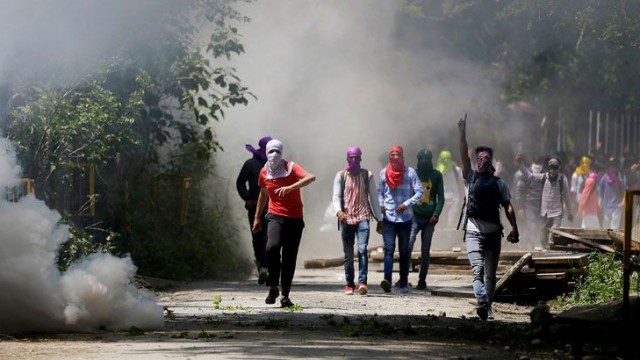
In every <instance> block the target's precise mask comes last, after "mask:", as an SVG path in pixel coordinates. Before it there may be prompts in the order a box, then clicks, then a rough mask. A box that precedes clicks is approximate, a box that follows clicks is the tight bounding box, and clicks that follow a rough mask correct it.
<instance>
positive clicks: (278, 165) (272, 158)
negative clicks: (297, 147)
mask: <svg viewBox="0 0 640 360" xmlns="http://www.w3.org/2000/svg"><path fill="white" fill-rule="evenodd" d="M283 152H284V145H283V144H282V141H280V140H277V139H273V140H270V141H269V142H268V143H267V163H266V164H264V166H265V167H266V168H267V179H277V178H281V177H285V176H288V175H289V174H290V173H291V169H293V162H290V163H289V170H287V169H285V168H284V159H283V158H282V155H283Z"/></svg>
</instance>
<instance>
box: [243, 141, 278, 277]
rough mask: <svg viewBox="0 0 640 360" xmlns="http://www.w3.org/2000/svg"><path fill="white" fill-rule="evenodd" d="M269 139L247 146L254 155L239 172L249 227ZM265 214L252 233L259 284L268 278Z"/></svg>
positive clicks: (251, 223) (264, 213)
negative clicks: (259, 227)
mask: <svg viewBox="0 0 640 360" xmlns="http://www.w3.org/2000/svg"><path fill="white" fill-rule="evenodd" d="M269 140H271V137H269V136H265V137H263V138H262V139H260V141H259V143H258V144H259V146H260V148H258V149H255V148H254V147H253V146H251V145H250V144H247V145H246V146H245V147H246V149H247V150H248V151H249V152H251V153H252V154H253V156H252V157H251V158H250V159H248V160H247V161H245V162H244V165H242V169H240V174H238V178H237V179H236V188H237V189H238V194H239V195H240V197H241V198H242V200H244V208H245V209H247V217H248V218H249V228H251V226H253V220H254V214H255V212H256V204H257V202H258V195H259V194H260V187H259V186H258V176H259V175H260V170H261V169H262V168H263V167H264V164H265V163H266V161H267V155H266V146H267V143H268V142H269ZM265 215H266V211H264V212H263V213H262V224H264V225H263V226H262V229H261V230H259V231H256V232H252V233H251V236H252V238H253V254H254V256H255V262H256V266H257V268H258V284H260V285H262V284H264V283H265V281H266V280H267V254H266V252H265V248H266V246H267V226H266V223H267V220H266V219H265V218H264V216H265Z"/></svg>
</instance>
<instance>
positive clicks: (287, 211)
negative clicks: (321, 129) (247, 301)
mask: <svg viewBox="0 0 640 360" xmlns="http://www.w3.org/2000/svg"><path fill="white" fill-rule="evenodd" d="M283 155H284V145H283V144H282V142H281V141H280V140H276V139H273V140H271V141H269V142H268V143H267V163H266V164H265V166H264V167H263V168H262V170H261V171H260V177H259V179H258V186H260V195H259V196H258V204H257V206H256V216H255V218H254V221H253V227H252V230H253V231H254V232H257V231H260V230H261V229H262V227H263V224H262V220H261V219H260V216H259V214H260V213H262V210H263V209H264V207H265V205H266V204H267V200H268V203H269V206H268V211H267V215H266V218H267V221H268V222H267V224H268V226H267V247H266V251H267V265H268V268H269V274H268V276H267V286H269V294H268V295H267V298H266V299H265V303H267V304H275V302H276V299H277V298H278V296H279V295H280V289H279V287H278V286H279V285H282V297H281V298H280V305H281V306H282V307H292V306H294V304H293V303H292V302H291V300H290V299H289V293H290V291H291V283H292V281H293V275H294V274H295V270H296V261H297V258H298V248H299V246H300V240H301V238H302V230H303V229H304V219H303V204H302V196H301V191H300V189H302V188H303V187H305V186H307V185H309V184H311V183H312V182H314V181H315V179H316V177H315V175H313V174H312V173H310V172H308V171H307V170H305V169H304V168H303V167H302V166H300V165H298V164H296V163H294V162H293V161H286V160H284V158H283Z"/></svg>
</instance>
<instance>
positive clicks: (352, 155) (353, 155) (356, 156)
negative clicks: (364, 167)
mask: <svg viewBox="0 0 640 360" xmlns="http://www.w3.org/2000/svg"><path fill="white" fill-rule="evenodd" d="M360 161H362V150H360V148H359V147H357V146H354V147H350V148H349V149H348V150H347V167H346V170H347V171H348V172H349V173H350V174H357V173H359V172H360V169H361V168H360Z"/></svg>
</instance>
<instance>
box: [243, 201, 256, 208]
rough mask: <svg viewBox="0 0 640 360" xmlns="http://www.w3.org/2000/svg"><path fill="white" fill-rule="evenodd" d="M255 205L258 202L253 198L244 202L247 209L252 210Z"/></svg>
mask: <svg viewBox="0 0 640 360" xmlns="http://www.w3.org/2000/svg"><path fill="white" fill-rule="evenodd" d="M254 206H256V202H255V201H253V200H247V201H245V202H244V208H245V209H247V210H251V209H252V208H253V207H254Z"/></svg>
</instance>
